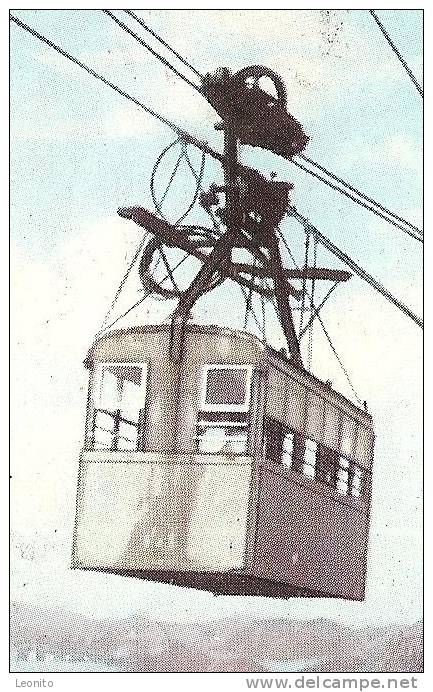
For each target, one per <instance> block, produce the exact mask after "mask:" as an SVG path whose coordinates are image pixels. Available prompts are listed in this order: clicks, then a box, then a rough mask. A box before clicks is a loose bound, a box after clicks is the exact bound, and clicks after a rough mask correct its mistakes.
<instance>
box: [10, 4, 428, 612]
mask: <svg viewBox="0 0 433 692" xmlns="http://www.w3.org/2000/svg"><path fill="white" fill-rule="evenodd" d="M16 13H17V15H18V16H19V17H20V18H21V19H22V20H23V21H25V22H27V23H28V24H30V25H31V26H32V27H34V28H35V29H36V30H38V31H40V32H41V33H43V34H44V35H46V36H48V37H49V38H51V39H52V40H53V41H54V42H56V43H58V44H60V45H61V46H62V47H63V48H65V49H66V50H68V51H70V52H71V53H73V54H74V55H75V56H77V57H79V58H80V59H82V60H83V61H84V62H86V63H87V64H89V65H90V66H92V67H94V68H95V69H97V70H98V71H100V72H101V73H102V74H104V75H106V76H107V77H109V78H110V79H111V80H112V81H114V82H115V83H117V84H119V85H120V86H121V87H122V88H123V89H125V90H126V91H128V92H129V93H131V94H132V95H134V96H136V98H138V99H139V100H140V99H141V100H143V101H144V102H145V103H146V104H148V105H149V106H150V107H152V108H154V109H155V110H157V111H159V112H161V113H163V114H164V115H165V116H166V117H168V118H170V119H172V120H173V121H175V122H176V123H178V124H179V125H181V126H182V127H184V128H185V129H187V130H188V131H189V132H191V133H192V134H194V135H196V136H199V137H200V138H201V139H203V140H206V141H208V142H209V143H211V144H212V146H214V147H215V148H221V135H220V134H219V133H218V132H216V131H215V130H214V127H213V126H214V124H215V122H216V121H217V118H216V116H215V113H214V112H213V110H212V109H211V108H210V106H208V105H207V104H206V102H205V100H204V99H203V98H202V97H201V96H200V95H199V94H197V93H196V92H195V91H194V90H192V89H191V88H190V87H188V85H186V84H184V83H183V82H181V81H180V80H178V79H177V78H176V77H175V76H174V75H173V74H172V73H171V72H169V71H167V70H166V69H165V68H163V66H162V65H161V64H160V63H159V62H158V61H156V60H155V58H153V57H152V56H151V55H150V54H149V53H148V52H147V51H146V50H145V49H144V48H143V47H142V46H140V45H139V44H138V43H135V42H134V41H133V39H132V38H131V37H128V36H127V35H126V34H124V32H122V31H121V30H120V29H119V27H118V26H116V25H115V24H114V23H113V22H112V21H111V20H110V19H109V18H108V17H107V16H104V14H103V13H102V12H100V11H96V10H95V11H90V10H83V11H81V10H57V11H47V10H35V11H30V10H28V11H24V10H19V11H17V12H16ZM140 15H141V16H142V17H143V19H144V20H145V21H146V22H148V23H149V24H150V25H151V26H152V27H153V28H154V29H155V30H156V31H158V32H160V33H161V35H162V36H163V37H164V38H165V39H166V40H167V41H168V42H170V43H172V45H173V46H174V47H175V48H177V49H178V50H179V52H180V53H182V54H184V55H185V56H187V57H188V59H189V60H190V61H191V62H192V64H194V65H196V66H197V68H198V69H199V70H200V71H202V72H206V71H213V70H215V69H216V68H217V67H219V66H221V65H227V66H229V67H231V68H232V69H233V70H236V69H239V68H240V67H243V66H245V65H249V64H257V63H258V64H264V65H267V66H269V67H271V68H273V69H275V70H276V71H277V72H279V73H280V74H281V76H282V77H283V79H284V81H285V82H286V85H287V91H288V104H289V109H290V110H291V112H292V113H293V114H294V115H295V117H296V118H297V119H298V120H300V122H301V123H302V124H303V126H304V129H305V131H306V132H307V134H308V135H309V136H310V142H309V144H308V147H307V150H306V152H305V153H306V154H307V155H308V156H310V157H311V158H313V159H314V160H316V161H318V162H320V163H321V164H322V165H324V166H326V167H327V168H329V169H331V170H332V171H334V172H335V173H336V174H338V175H340V176H341V177H343V178H344V179H345V180H347V181H349V182H350V183H351V184H352V185H355V186H357V187H359V188H360V189H361V190H363V191H364V192H365V193H366V194H368V195H370V196H372V197H374V198H375V199H377V200H378V201H379V202H382V203H383V204H385V206H387V207H388V208H389V209H392V210H393V211H395V212H396V213H397V214H399V215H401V216H403V217H405V218H407V219H408V220H410V221H412V222H413V223H415V224H416V225H418V226H420V227H422V107H421V106H422V104H421V99H420V97H419V94H418V92H417V91H416V89H415V88H414V86H413V84H412V83H411V82H410V80H409V78H408V76H407V75H406V73H405V72H404V70H403V69H402V67H401V65H400V64H399V62H398V61H397V59H396V57H395V55H394V54H393V53H392V51H391V50H390V48H389V46H388V45H387V43H386V41H385V39H384V37H383V36H382V34H381V33H380V31H379V29H378V27H377V26H376V24H375V23H374V21H373V20H372V18H371V17H370V16H369V14H368V12H367V11H363V10H357V11H343V10H342V11H330V12H328V13H326V12H325V11H319V10H311V11H301V10H294V11H278V12H276V11H263V10H262V11H252V10H249V11H232V10H225V11H211V10H201V11H173V10H163V11H162V10H161V11H160V10H153V11H148V12H145V11H140ZM380 18H381V19H382V21H383V22H384V24H385V26H386V27H387V28H388V30H389V32H390V34H391V36H392V37H393V39H394V40H395V42H396V44H397V46H398V47H399V48H400V50H401V52H402V53H403V55H404V57H405V59H406V60H407V62H408V64H409V65H410V66H411V68H412V70H413V71H414V73H415V75H416V76H417V77H418V79H419V80H421V77H422V14H421V12H420V11H418V10H393V11H391V10H389V11H385V10H382V11H380ZM136 27H137V28H139V27H138V25H136ZM134 28H135V27H134ZM191 76H192V75H191ZM173 139H174V137H173V133H172V132H171V131H170V130H169V129H168V128H166V127H165V126H163V125H162V124H160V123H158V122H157V121H156V120H154V119H152V118H150V117H149V116H148V115H146V114H145V113H143V112H142V111H141V110H140V109H138V108H136V107H135V106H133V105H132V104H130V103H129V102H128V101H126V100H125V99H123V98H122V97H121V96H119V95H117V94H115V93H114V92H113V91H112V90H110V89H108V88H107V87H106V86H104V85H102V84H99V83H98V82H97V81H96V80H95V79H93V78H92V77H90V76H88V75H86V74H85V73H84V72H83V71H82V70H80V69H79V68H78V67H75V66H73V65H70V64H69V63H68V62H67V61H66V60H65V59H64V58H62V57H61V56H59V55H57V54H56V53H54V52H53V51H52V50H50V49H49V48H48V47H46V46H44V45H42V44H41V43H39V42H38V41H37V40H36V39H34V38H33V37H31V36H29V35H28V34H27V33H25V32H24V31H23V30H22V29H19V28H18V27H16V26H15V25H12V26H11V247H12V282H13V290H12V309H13V313H12V340H13V354H12V367H13V387H12V416H13V418H12V420H13V428H12V450H13V466H12V493H13V507H12V530H13V532H14V546H15V554H16V559H15V561H14V564H13V572H12V587H13V591H12V596H13V598H15V599H17V600H20V601H23V602H30V603H40V602H41V600H42V601H44V602H46V603H47V604H48V603H49V604H50V605H52V606H53V607H59V608H64V609H70V610H78V611H80V612H84V613H86V614H87V615H90V616H95V617H107V616H109V615H116V616H117V615H127V614H128V613H130V612H131V613H132V612H138V611H140V612H147V613H148V614H149V616H150V617H152V618H154V619H161V620H164V619H171V620H173V619H174V620H178V621H183V620H186V619H189V620H191V619H192V620H201V619H208V618H214V617H215V618H216V617H224V616H228V615H233V614H237V615H239V617H245V618H250V617H251V618H253V617H268V616H273V617H283V616H288V617H295V618H296V617H332V618H337V619H339V620H341V621H344V622H346V623H348V624H350V623H352V624H355V625H362V624H371V623H377V622H382V623H389V622H397V621H404V622H411V621H415V620H417V619H419V618H420V617H421V593H420V588H421V555H422V536H421V502H422V499H421V490H422V437H421V431H422V423H421V415H422V408H421V407H422V404H421V396H422V333H421V331H420V329H419V328H418V327H417V326H416V325H415V324H414V323H413V322H411V321H410V320H409V319H408V318H407V317H405V316H404V315H402V314H401V313H400V312H399V311H398V310H397V309H396V308H395V307H394V306H392V305H390V304H389V303H388V302H386V301H385V300H384V299H383V298H382V297H381V296H379V295H378V294H377V293H375V292H374V291H373V290H372V288H371V287H369V286H367V285H366V284H364V283H362V282H361V280H360V279H358V278H356V277H354V278H352V279H351V280H350V281H349V282H348V283H347V284H344V285H343V286H341V287H339V288H338V289H337V290H336V291H335V292H334V293H333V297H332V299H331V300H330V301H329V304H327V306H326V308H325V309H324V312H323V318H324V320H325V323H326V326H327V329H328V331H329V333H330V334H331V336H332V339H333V341H334V343H335V346H336V347H337V350H338V352H339V354H340V356H341V358H342V360H343V362H344V364H345V366H346V367H347V369H348V371H349V372H350V376H351V379H352V380H353V383H354V386H355V389H356V390H357V392H358V393H359V397H360V398H361V399H362V400H364V399H366V400H367V402H368V405H369V410H370V411H371V413H372V415H373V418H374V421H375V430H376V453H375V466H374V479H373V504H372V520H371V541H370V548H369V566H368V582H367V597H366V600H365V602H364V603H342V602H341V601H329V600H320V601H314V600H310V599H294V600H291V601H285V602H281V601H279V600H276V599H272V600H271V599H260V598H252V597H251V598H250V597H249V598H234V597H218V598H215V597H213V596H211V595H210V594H207V593H197V592H191V591H188V590H185V589H184V590H182V589H180V588H178V587H172V586H168V585H158V584H150V583H145V582H143V583H142V582H138V581H137V580H130V579H127V578H121V577H115V576H109V575H98V574H86V573H79V572H71V571H70V570H69V561H70V547H71V535H72V526H73V520H74V509H75V486H76V478H77V468H78V456H79V451H80V446H81V444H82V438H83V425H84V417H85V405H86V395H87V373H86V371H85V369H84V367H83V365H82V361H83V359H84V357H85V354H86V351H87V349H88V348H89V346H90V344H91V342H92V339H93V337H94V335H95V333H96V332H97V331H98V329H99V327H100V325H101V322H102V320H103V318H104V315H105V314H106V312H107V309H108V307H109V305H110V303H111V300H112V297H113V295H114V292H115V290H116V288H117V285H118V283H119V281H120V279H121V277H122V275H123V273H124V271H125V269H126V266H127V264H128V262H129V260H130V258H131V257H132V255H133V253H134V250H135V247H136V245H137V243H138V241H139V240H140V238H141V235H140V230H139V229H138V227H136V226H134V225H133V224H132V223H129V222H127V221H125V220H122V219H120V218H119V217H118V216H117V214H116V211H117V208H118V207H119V206H129V205H132V204H140V205H143V206H146V207H148V208H152V201H151V196H150V192H149V177H150V174H151V171H152V168H153V165H154V162H155V159H156V158H157V156H158V155H159V153H160V152H161V150H162V149H163V148H164V147H165V146H167V145H168V144H169V143H170V142H171V141H172V140H173ZM190 153H191V157H192V160H193V161H194V163H195V165H196V166H198V164H199V160H200V157H199V155H198V154H197V153H196V152H193V151H192V150H191V152H190ZM173 155H174V152H173ZM174 160H175V159H173V158H170V157H167V159H166V162H164V163H163V165H162V166H161V172H160V178H159V179H158V181H157V183H158V185H160V186H161V187H160V188H159V189H163V183H164V179H165V180H166V179H167V178H168V176H169V174H170V171H171V170H172V167H173V162H174ZM241 160H242V162H243V163H246V164H248V165H253V166H255V167H257V168H260V170H261V171H262V172H265V173H267V174H269V173H270V172H271V171H275V172H276V173H277V174H278V178H279V179H282V180H290V181H291V182H293V183H294V185H295V187H294V191H293V194H292V200H293V203H294V204H295V206H296V207H297V209H298V210H299V211H300V213H301V214H303V215H304V216H306V217H308V218H309V219H310V220H311V221H312V223H313V224H314V225H315V226H317V227H318V228H319V230H321V231H322V232H323V233H324V234H325V235H327V236H329V237H330V238H331V239H332V240H333V242H334V243H336V244H337V245H339V246H340V247H341V248H342V249H343V250H345V251H346V252H348V253H349V254H350V255H351V256H352V257H353V258H354V259H355V260H356V261H357V262H359V263H360V264H361V265H362V266H364V267H365V268H366V269H367V270H368V271H369V272H370V273H371V274H373V275H374V276H375V277H376V278H378V279H379V280H380V281H381V282H382V283H383V284H384V285H385V286H386V287H387V288H389V289H390V290H391V291H392V292H393V293H394V294H395V295H397V296H398V297H399V298H401V299H402V300H403V301H404V302H406V303H407V304H408V305H410V306H411V308H412V309H413V310H414V311H415V312H416V313H417V314H421V312H422V246H421V244H420V243H417V242H416V241H414V240H413V239H411V238H409V237H408V236H406V235H404V234H403V233H402V232H401V231H400V230H398V229H396V228H394V227H393V226H390V225H389V224H386V223H385V222H383V221H382V220H380V219H379V218H378V217H376V216H374V215H373V214H371V213H370V212H368V211H366V210H364V209H362V208H360V207H359V206H357V205H355V204H354V203H353V202H351V201H349V200H347V199H345V198H344V197H343V196H342V195H339V194H338V193H335V192H333V191H332V190H330V189H329V188H327V187H326V186H323V185H322V184H321V183H320V182H318V181H316V180H314V179H313V178H312V177H310V176H308V175H307V174H304V173H302V172H301V171H299V170H298V169H296V168H295V167H294V166H293V165H291V164H290V163H289V162H287V161H285V160H283V159H281V158H278V157H276V156H275V155H272V154H270V153H268V152H263V151H261V150H252V149H251V148H248V147H242V148H241ZM170 166H171V168H170ZM164 176H165V178H164ZM220 179H221V171H220V170H219V167H218V165H217V164H215V163H214V162H212V161H207V162H206V173H205V182H206V183H207V184H209V183H210V182H212V181H213V180H220ZM176 185H177V187H176ZM176 185H175V186H174V188H173V192H172V193H171V195H170V196H169V198H168V199H167V211H168V213H169V214H172V215H173V216H176V215H180V213H181V212H182V210H183V209H184V208H185V206H187V203H186V204H185V199H187V200H189V199H191V195H192V194H193V192H194V184H193V179H192V177H191V175H190V173H189V172H188V170H187V169H186V168H185V167H184V168H182V169H181V170H180V171H179V176H178V177H177V178H176ZM191 218H192V219H195V220H196V221H199V220H202V216H200V212H198V211H197V210H194V212H193V214H192V216H191ZM282 230H283V232H284V234H285V236H286V238H287V239H288V240H289V241H290V244H291V246H292V247H293V248H294V250H295V253H296V254H297V259H298V260H299V261H301V253H302V244H303V231H302V228H301V227H299V226H297V225H296V224H294V223H293V222H289V221H285V222H284V223H283V225H282ZM319 264H322V266H323V265H324V266H331V267H333V266H335V267H337V266H339V265H338V262H337V261H336V260H335V258H333V257H332V256H331V255H329V253H327V252H326V251H324V250H322V249H320V250H319ZM138 287H139V283H138V278H137V275H136V273H135V272H133V273H132V275H131V279H130V281H129V282H128V284H127V285H126V286H125V292H124V295H123V296H122V297H121V300H119V304H118V306H116V310H118V312H117V313H116V312H114V313H113V317H115V316H116V314H121V311H122V310H121V308H122V306H125V307H127V306H128V305H130V304H131V303H132V302H134V301H135V300H136V299H137V295H139V294H138V293H137V289H138ZM228 301H230V305H232V306H233V309H232V310H231V311H230V315H229V316H228V314H227V313H228V312H229V311H227V309H226V305H227V302H228ZM256 307H257V305H256ZM166 314H167V307H166V306H164V305H163V304H162V303H161V302H158V301H152V300H149V301H145V303H144V304H143V306H142V308H141V309H138V310H136V311H135V312H134V313H132V314H131V315H130V316H129V318H128V319H127V320H123V321H122V322H120V323H119V325H122V324H132V323H136V324H137V323H140V322H153V321H160V320H161V319H163V318H164V317H165V315H166ZM243 316H244V313H243V303H242V300H241V296H240V294H239V290H237V291H236V290H235V289H234V287H233V286H232V285H231V284H229V283H227V284H226V285H224V286H223V287H222V288H220V289H217V290H216V291H215V292H214V293H212V294H211V295H210V296H209V297H208V298H206V299H203V301H201V302H200V303H199V304H198V305H197V307H196V309H195V313H194V317H195V319H196V320H197V321H202V322H208V321H211V322H215V321H216V322H218V323H227V324H229V325H230V326H236V327H242V324H243ZM269 324H270V332H269V334H268V337H269V340H270V341H271V342H272V341H273V340H274V342H275V345H279V339H280V335H279V334H278V331H277V330H276V329H275V328H274V327H273V323H272V319H271V316H270V315H269ZM312 368H313V371H314V372H315V373H316V374H317V375H318V376H319V377H321V378H323V379H331V380H332V382H333V383H334V386H335V387H336V388H337V389H339V390H340V391H342V392H343V393H344V394H345V395H347V396H351V395H352V393H351V391H350V389H349V388H348V384H347V382H346V380H345V378H344V375H343V374H342V372H341V370H340V368H339V366H338V364H337V363H336V361H335V359H334V356H333V355H332V353H331V351H330V350H329V348H328V345H327V343H326V340H325V339H324V337H323V335H322V334H321V333H320V328H316V329H315V339H314V351H313V363H312ZM113 592H114V593H115V594H116V597H115V598H113Z"/></svg>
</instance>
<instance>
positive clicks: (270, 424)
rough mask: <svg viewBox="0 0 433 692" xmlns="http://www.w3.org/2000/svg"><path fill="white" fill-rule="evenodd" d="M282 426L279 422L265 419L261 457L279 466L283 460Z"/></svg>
mask: <svg viewBox="0 0 433 692" xmlns="http://www.w3.org/2000/svg"><path fill="white" fill-rule="evenodd" d="M283 444H284V426H283V424H282V423H280V421H278V420H274V419H273V418H267V419H266V421H265V434H264V438H263V455H264V457H265V459H267V460H268V461H273V462H274V463H275V464H280V463H281V462H282V460H283Z"/></svg>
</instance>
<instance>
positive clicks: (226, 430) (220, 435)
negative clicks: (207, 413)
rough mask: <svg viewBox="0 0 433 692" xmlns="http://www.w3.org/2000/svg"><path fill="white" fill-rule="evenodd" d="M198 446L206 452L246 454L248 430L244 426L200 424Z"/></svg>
mask: <svg viewBox="0 0 433 692" xmlns="http://www.w3.org/2000/svg"><path fill="white" fill-rule="evenodd" d="M197 447H198V451H199V452H203V453H205V454H218V453H220V454H224V453H232V454H244V453H246V450H247V431H246V429H245V427H244V426H242V427H241V426H232V427H224V426H220V425H218V426H205V427H203V426H198V434H197Z"/></svg>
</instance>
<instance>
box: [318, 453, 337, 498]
mask: <svg viewBox="0 0 433 692" xmlns="http://www.w3.org/2000/svg"><path fill="white" fill-rule="evenodd" d="M338 467H339V454H338V452H335V451H334V450H333V449H329V447H325V446H324V445H319V446H318V449H317V458H316V478H317V480H318V481H320V482H321V483H324V484H325V485H328V486H329V487H331V488H336V487H337V478H338Z"/></svg>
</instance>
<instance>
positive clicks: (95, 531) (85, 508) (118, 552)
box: [73, 453, 251, 571]
mask: <svg viewBox="0 0 433 692" xmlns="http://www.w3.org/2000/svg"><path fill="white" fill-rule="evenodd" d="M105 456H106V459H105V460H104V461H81V464H80V484H79V492H78V502H77V518H76V531H75V545H74V558H73V561H74V566H75V567H84V568H89V569H92V568H93V569H97V568H99V569H107V570H110V569H117V570H119V569H120V570H122V569H124V570H152V569H159V570H161V569H166V570H170V569H171V570H197V571H203V570H211V571H212V570H215V571H225V570H229V569H242V568H243V566H244V563H245V552H246V534H247V519H248V500H249V488H250V480H251V464H250V462H249V461H248V460H247V459H243V460H240V461H239V462H238V463H236V464H234V463H230V462H229V463H227V460H225V459H223V458H220V459H218V460H217V463H212V464H208V463H206V460H205V458H204V457H203V458H202V459H201V460H200V461H199V462H198V463H194V459H192V458H191V459H187V458H185V457H184V458H182V459H180V458H179V457H177V458H175V459H173V458H172V457H171V458H170V459H169V458H167V457H166V456H165V455H154V454H153V455H152V454H151V455H145V457H146V460H145V461H143V460H140V461H133V456H132V457H131V456H130V457H129V460H128V461H125V460H123V461H120V460H118V459H117V460H110V457H111V459H113V458H114V457H115V455H113V453H111V454H110V453H107V454H106V455H105Z"/></svg>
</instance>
